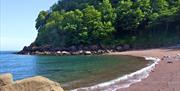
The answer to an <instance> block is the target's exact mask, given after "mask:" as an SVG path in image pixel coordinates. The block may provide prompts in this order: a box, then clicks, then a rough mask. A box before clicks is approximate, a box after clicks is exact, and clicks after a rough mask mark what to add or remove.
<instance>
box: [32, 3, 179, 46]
mask: <svg viewBox="0 0 180 91" xmlns="http://www.w3.org/2000/svg"><path fill="white" fill-rule="evenodd" d="M36 29H37V31H38V36H37V38H36V40H35V42H34V43H33V45H35V46H38V47H41V46H45V45H48V46H52V47H54V48H68V47H71V46H75V47H79V46H89V45H97V46H99V47H103V48H111V47H114V46H120V45H129V46H130V47H131V48H150V47H160V46H166V45H171V44H176V43H180V0H59V1H58V2H57V3H56V4H54V5H53V6H52V7H51V8H50V10H47V11H41V12H40V13H39V15H38V18H37V19H36Z"/></svg>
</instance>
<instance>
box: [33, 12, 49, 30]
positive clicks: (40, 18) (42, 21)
mask: <svg viewBox="0 0 180 91" xmlns="http://www.w3.org/2000/svg"><path fill="white" fill-rule="evenodd" d="M47 16H48V12H47V11H41V12H40V13H39V15H38V18H37V19H36V26H35V27H36V29H37V30H39V29H40V28H41V27H42V26H43V25H44V24H45V23H46V17H47Z"/></svg>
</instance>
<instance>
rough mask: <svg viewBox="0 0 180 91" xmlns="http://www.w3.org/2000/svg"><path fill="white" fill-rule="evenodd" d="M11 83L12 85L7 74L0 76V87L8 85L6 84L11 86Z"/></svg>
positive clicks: (10, 77) (11, 80) (10, 75)
mask: <svg viewBox="0 0 180 91" xmlns="http://www.w3.org/2000/svg"><path fill="white" fill-rule="evenodd" d="M12 83H13V76H12V74H9V73H7V74H2V75H0V87H1V86H5V85H8V84H12ZM0 91H1V90H0Z"/></svg>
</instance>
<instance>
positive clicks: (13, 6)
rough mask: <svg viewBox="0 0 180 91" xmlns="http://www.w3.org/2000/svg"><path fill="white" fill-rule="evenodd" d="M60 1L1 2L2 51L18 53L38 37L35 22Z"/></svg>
mask: <svg viewBox="0 0 180 91" xmlns="http://www.w3.org/2000/svg"><path fill="white" fill-rule="evenodd" d="M57 1H58V0H0V21H1V22H0V51H18V50H21V49H22V48H23V47H24V46H28V45H30V44H31V43H32V42H33V41H34V40H35V38H36V36H37V30H36V29H35V20H36V18H37V16H38V14H39V12H40V11H41V10H48V9H49V8H50V7H51V6H52V5H53V4H54V3H56V2H57Z"/></svg>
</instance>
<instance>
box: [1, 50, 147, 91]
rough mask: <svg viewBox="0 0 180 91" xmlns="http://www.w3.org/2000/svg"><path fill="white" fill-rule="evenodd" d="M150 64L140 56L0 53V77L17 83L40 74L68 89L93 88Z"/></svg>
mask: <svg viewBox="0 0 180 91" xmlns="http://www.w3.org/2000/svg"><path fill="white" fill-rule="evenodd" d="M147 64H149V61H146V60H145V59H144V58H141V57H133V56H119V55H96V56H95V55H92V56H85V55H81V56H35V55H18V54H13V52H0V74H1V73H12V74H13V76H14V80H20V79H24V78H28V77H33V76H37V75H41V76H45V77H47V78H49V79H51V80H54V81H56V82H59V83H60V84H61V85H62V87H63V88H65V89H66V90H71V89H76V88H81V87H88V86H93V85H96V84H98V83H103V82H106V81H110V80H113V79H115V78H118V77H121V76H123V75H125V74H129V73H132V72H135V71H137V70H140V69H142V68H144V67H146V66H147Z"/></svg>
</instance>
